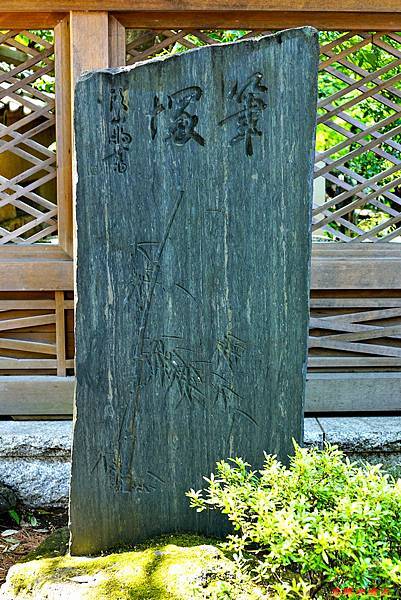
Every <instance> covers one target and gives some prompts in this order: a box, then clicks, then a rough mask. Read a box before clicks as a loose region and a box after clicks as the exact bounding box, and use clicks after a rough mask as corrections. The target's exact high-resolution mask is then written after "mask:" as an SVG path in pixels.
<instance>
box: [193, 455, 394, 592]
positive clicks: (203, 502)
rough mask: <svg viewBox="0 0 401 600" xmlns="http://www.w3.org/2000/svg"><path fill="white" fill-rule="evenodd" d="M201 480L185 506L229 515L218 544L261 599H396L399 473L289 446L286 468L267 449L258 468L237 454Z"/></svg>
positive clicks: (342, 456)
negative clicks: (258, 588) (228, 528)
mask: <svg viewBox="0 0 401 600" xmlns="http://www.w3.org/2000/svg"><path fill="white" fill-rule="evenodd" d="M205 479H206V478H205ZM206 481H207V484H208V485H207V488H206V489H205V490H200V491H198V492H195V491H194V490H190V491H189V492H188V494H187V495H188V496H189V498H190V501H191V506H192V507H193V508H195V509H196V510H198V511H203V510H205V509H213V510H219V511H221V512H222V513H224V514H225V515H227V516H228V519H229V520H230V521H231V523H232V525H233V529H234V533H233V534H232V535H229V536H228V538H227V541H226V543H225V545H224V546H225V548H226V549H227V550H228V551H230V552H233V554H234V556H235V557H236V560H237V564H238V567H239V569H240V571H241V572H242V573H244V574H247V576H249V575H251V576H252V578H253V580H254V581H255V582H258V583H260V584H262V585H264V586H266V590H267V592H268V595H267V596H266V597H269V598H270V597H274V598H280V599H281V598H289V599H290V598H319V599H320V598H332V597H343V596H344V597H345V596H348V597H355V598H364V597H366V598H372V596H374V595H377V596H380V595H381V596H386V597H388V598H400V597H401V480H398V481H397V482H395V481H394V480H393V479H392V478H391V477H390V476H389V475H387V474H385V473H383V472H382V471H381V467H380V465H375V466H371V465H365V466H358V465H356V464H354V463H351V462H350V461H349V460H348V459H346V458H344V455H343V453H342V452H341V451H339V450H338V449H337V448H336V447H330V446H327V447H326V448H325V449H324V450H323V451H319V450H315V449H312V450H307V449H304V448H300V447H299V446H297V445H295V454H294V456H293V457H292V458H291V459H290V465H289V467H288V468H287V467H285V466H283V465H282V464H281V463H280V462H279V461H278V460H277V459H276V457H274V456H267V455H266V456H265V463H264V466H263V469H262V470H261V471H259V472H256V471H252V470H250V465H248V464H247V463H245V462H244V461H243V460H241V459H239V458H237V459H235V460H232V461H230V463H228V462H225V461H222V462H219V463H218V464H217V471H216V475H215V476H214V475H212V476H211V477H210V479H206Z"/></svg>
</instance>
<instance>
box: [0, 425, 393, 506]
mask: <svg viewBox="0 0 401 600" xmlns="http://www.w3.org/2000/svg"><path fill="white" fill-rule="evenodd" d="M71 441H72V423H71V421H0V481H1V482H3V483H4V484H5V485H7V486H9V487H10V488H12V489H13V490H14V491H15V493H16V494H17V496H18V498H19V499H20V501H21V502H22V503H23V504H24V505H25V506H27V507H31V508H48V507H52V508H60V507H66V506H67V505H68V493H69V485H70V455H71ZM324 442H329V443H331V444H337V445H338V446H339V447H340V448H341V449H343V450H344V451H345V452H346V453H347V454H349V455H350V456H351V457H352V458H353V459H355V458H356V459H358V458H362V459H365V460H369V461H371V462H382V463H383V464H385V465H386V466H389V467H391V468H392V469H395V470H396V472H397V473H398V472H399V473H400V475H401V417H336V418H327V417H325V418H318V419H317V418H307V419H305V435H304V443H305V445H306V446H316V447H319V448H321V447H323V445H324Z"/></svg>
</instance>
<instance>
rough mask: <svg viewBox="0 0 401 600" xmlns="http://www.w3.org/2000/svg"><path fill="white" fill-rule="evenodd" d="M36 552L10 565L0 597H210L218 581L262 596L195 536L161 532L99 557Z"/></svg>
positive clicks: (240, 598)
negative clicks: (134, 545)
mask: <svg viewBox="0 0 401 600" xmlns="http://www.w3.org/2000/svg"><path fill="white" fill-rule="evenodd" d="M62 547H64V546H62ZM35 554H36V555H37V556H36V557H34V558H36V560H30V561H29V562H26V563H22V564H21V563H20V564H17V565H14V566H13V567H11V569H10V570H9V572H8V575H7V580H6V583H5V584H4V585H3V586H2V588H1V590H0V600H27V599H28V598H29V599H30V600H43V599H44V598H46V599H47V600H66V599H67V598H68V600H85V599H87V600H105V599H106V598H107V599H108V600H129V599H133V598H138V600H139V599H141V600H142V599H145V598H149V599H156V598H157V599H158V600H168V599H171V598H175V599H176V600H188V599H189V598H193V599H195V598H199V599H200V598H206V597H209V592H210V591H211V590H214V591H216V590H218V586H219V585H220V586H222V587H223V586H224V587H225V588H226V589H227V587H228V588H230V591H231V592H232V593H231V595H230V598H236V599H237V600H259V599H260V600H261V599H262V598H264V597H265V595H262V590H260V589H258V588H257V587H256V586H254V585H252V584H251V583H246V584H245V583H243V584H240V583H237V582H236V579H235V577H234V576H233V572H234V563H233V562H232V561H231V560H229V559H228V558H226V557H225V556H224V555H223V553H222V552H221V551H220V550H219V549H217V548H216V546H214V545H213V541H212V540H209V539H206V538H200V537H198V536H189V535H181V536H164V537H163V538H160V539H159V540H155V541H153V542H152V541H150V542H149V543H147V544H146V546H143V547H139V548H138V549H135V550H132V551H127V552H121V553H118V554H117V553H116V554H109V555H108V556H99V557H71V556H69V555H66V556H55V554H54V548H53V550H52V552H51V553H50V554H49V555H46V553H43V552H41V549H40V548H39V549H38V551H37V552H36V553H35Z"/></svg>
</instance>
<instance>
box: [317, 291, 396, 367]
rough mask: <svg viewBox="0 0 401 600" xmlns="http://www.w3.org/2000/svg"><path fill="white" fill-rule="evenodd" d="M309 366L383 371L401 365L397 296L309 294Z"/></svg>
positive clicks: (375, 293) (373, 293)
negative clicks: (310, 295) (310, 297)
mask: <svg viewBox="0 0 401 600" xmlns="http://www.w3.org/2000/svg"><path fill="white" fill-rule="evenodd" d="M309 349H310V350H309V367H310V368H320V369H324V370H327V369H334V370H339V369H340V370H341V369H351V370H358V369H364V370H375V369H376V370H387V369H390V370H391V369H395V370H398V371H399V368H400V367H401V297H399V296H398V295H394V296H390V297H389V296H387V297H385V296H384V295H383V292H379V291H376V292H374V291H372V292H371V293H370V295H368V294H367V293H366V292H365V293H364V295H362V294H355V292H353V294H352V295H351V292H350V293H349V294H348V295H342V296H341V295H339V294H331V295H320V296H316V295H312V299H311V320H310V337H309Z"/></svg>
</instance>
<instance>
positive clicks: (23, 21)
mask: <svg viewBox="0 0 401 600" xmlns="http://www.w3.org/2000/svg"><path fill="white" fill-rule="evenodd" d="M39 4H40V3H37V5H36V6H37V7H38V6H39ZM5 10H6V9H5V7H4V2H2V3H1V7H0V29H52V28H53V27H55V26H56V25H57V24H58V23H60V22H61V21H62V20H63V19H64V17H65V16H66V13H57V12H29V13H27V12H5ZM13 10H15V9H13Z"/></svg>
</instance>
